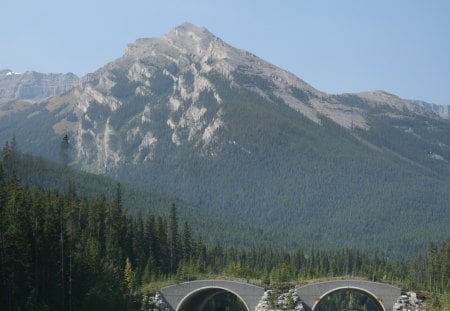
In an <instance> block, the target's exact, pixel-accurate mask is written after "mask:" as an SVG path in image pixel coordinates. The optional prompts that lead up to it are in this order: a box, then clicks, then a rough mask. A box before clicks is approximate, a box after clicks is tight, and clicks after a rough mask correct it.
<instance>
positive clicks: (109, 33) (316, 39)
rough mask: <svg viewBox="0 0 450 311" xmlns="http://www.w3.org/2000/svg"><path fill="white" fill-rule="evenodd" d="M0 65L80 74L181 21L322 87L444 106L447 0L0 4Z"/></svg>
mask: <svg viewBox="0 0 450 311" xmlns="http://www.w3.org/2000/svg"><path fill="white" fill-rule="evenodd" d="M0 12H1V13H0V14H1V15H0V16H1V20H2V27H1V29H0V42H1V48H0V69H11V70H14V71H18V72H23V71H26V70H35V71H41V72H69V71H71V72H74V73H76V74H77V75H84V74H86V73H88V72H92V71H95V70H96V69H98V68H99V67H101V66H103V65H105V64H106V63H108V62H110V61H112V60H114V59H115V58H118V57H120V56H121V55H122V53H123V51H124V49H125V47H126V45H127V43H130V42H133V41H135V39H137V38H140V37H157V36H160V35H162V34H164V33H167V32H169V31H170V30H171V29H172V28H174V27H175V26H177V25H179V24H181V23H183V22H185V21H189V22H191V23H193V24H195V25H197V26H204V27H206V28H208V29H209V30H210V31H211V32H212V33H214V34H215V35H217V36H219V37H220V38H222V39H223V40H224V41H226V42H227V43H229V44H231V45H233V46H235V47H238V48H242V49H245V50H248V51H250V52H252V53H254V54H256V55H258V56H259V57H262V58H264V59H266V60H267V61H269V62H271V63H273V64H275V65H277V66H279V67H281V68H283V69H286V70H288V71H290V72H292V73H294V74H295V75H297V76H299V77H300V78H302V79H303V80H305V81H306V82H308V83H309V84H311V85H312V86H314V87H316V88H318V89H320V90H322V91H325V92H328V93H344V92H359V91H366V90H378V89H382V90H385V91H388V92H391V93H394V94H396V95H399V96H401V97H403V98H410V99H420V100H425V101H428V102H431V103H436V104H448V105H450V1H447V0H430V1H426V0H421V1H419V0H377V1H375V0H373V1H371V0H367V1H363V0H339V1H338V0H329V1H324V0H315V1H313V0H311V1H302V0H292V1H290V0H285V1H281V0H280V1H265V0H260V1H249V0H248V1H245V0H240V1H234V0H227V1H212V0H210V1H202V0H198V1H194V0H193V1H186V0H184V1H171V0H164V1H152V0H127V1H111V0H108V1H106V0H105V1H104V0H99V1H95V0H40V1H35V0H27V1H26V0H2V5H1V11H0Z"/></svg>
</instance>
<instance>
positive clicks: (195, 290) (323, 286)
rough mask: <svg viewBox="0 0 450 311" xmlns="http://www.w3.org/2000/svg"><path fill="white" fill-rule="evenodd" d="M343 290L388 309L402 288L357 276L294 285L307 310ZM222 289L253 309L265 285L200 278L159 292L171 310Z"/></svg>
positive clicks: (195, 307)
mask: <svg viewBox="0 0 450 311" xmlns="http://www.w3.org/2000/svg"><path fill="white" fill-rule="evenodd" d="M342 290H355V291H359V292H361V293H364V294H366V295H367V296H369V297H370V298H372V300H373V301H374V303H375V304H376V305H377V306H378V309H379V310H380V311H391V310H392V308H393V306H394V303H395V302H396V300H397V298H398V297H399V296H400V295H401V289H400V288H398V287H395V286H392V285H388V284H383V283H377V282H370V281H358V280H337V281H328V282H320V283H313V284H308V285H305V286H302V287H299V288H298V289H297V294H298V295H299V297H300V299H301V300H302V302H303V306H304V307H305V309H306V310H309V311H316V310H318V309H317V307H318V304H319V302H320V301H321V300H322V299H324V298H325V297H327V296H328V295H330V294H332V293H335V292H337V291H342ZM223 292H229V293H232V294H234V295H235V296H236V297H237V298H238V299H239V300H240V301H241V302H242V304H243V305H244V306H245V308H246V310H245V311H254V310H255V308H256V306H257V305H258V303H259V301H260V300H261V298H262V296H263V294H264V288H262V287H259V286H255V285H250V284H246V283H240V282H233V281H224V280H203V281H192V282H185V283H180V284H176V285H172V286H168V287H164V288H162V289H161V295H162V297H163V298H164V300H165V301H166V302H167V304H168V308H169V309H168V310H171V311H202V309H203V307H204V306H205V304H206V303H207V301H208V300H210V299H211V298H213V297H214V296H215V295H218V294H220V293H223Z"/></svg>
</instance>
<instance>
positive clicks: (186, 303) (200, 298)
mask: <svg viewBox="0 0 450 311" xmlns="http://www.w3.org/2000/svg"><path fill="white" fill-rule="evenodd" d="M223 292H230V293H232V294H234V295H236V297H238V299H240V301H241V302H242V304H243V305H244V306H245V307H246V311H253V310H255V308H256V306H257V305H258V302H259V300H260V299H261V297H262V296H263V294H264V288H262V287H259V286H255V285H250V284H246V283H240V282H233V281H222V280H205V281H192V282H185V283H180V284H176V285H172V286H168V287H164V288H162V289H161V295H162V296H163V298H164V300H165V301H166V302H167V304H168V305H169V310H173V311H201V310H202V309H203V307H204V305H205V304H206V302H207V301H208V300H210V299H211V298H213V297H214V296H215V295H218V294H220V293H223Z"/></svg>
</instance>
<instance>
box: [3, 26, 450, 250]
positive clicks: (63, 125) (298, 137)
mask: <svg viewBox="0 0 450 311" xmlns="http://www.w3.org/2000/svg"><path fill="white" fill-rule="evenodd" d="M445 111H446V110H445V109H444V108H443V107H442V109H441V108H439V109H438V108H436V106H434V105H431V104H427V103H424V102H420V101H412V100H404V99H401V98H399V97H397V96H395V95H393V94H388V93H386V92H383V91H374V92H366V93H359V94H339V95H331V94H326V93H324V92H321V91H319V90H316V89H315V88H313V87H312V86H310V85H308V84H307V83H306V82H304V81H303V80H301V79H300V78H298V77H296V76H294V75H293V74H291V73H289V72H287V71H284V70H282V69H280V68H277V67H276V66H274V65H272V64H270V63H268V62H266V61H264V60H262V59H260V58H258V57H257V56H255V55H253V54H251V53H249V52H246V51H243V50H239V49H236V48H234V47H232V46H230V45H228V44H226V43H225V42H223V41H222V40H221V39H220V38H217V37H216V36H214V35H213V34H211V33H210V32H209V31H208V30H206V29H205V28H199V27H196V26H194V25H191V24H189V23H185V24H183V25H181V26H179V27H177V28H175V29H174V30H172V31H171V32H169V33H168V34H166V35H163V36H162V37H160V38H150V39H139V40H137V41H136V42H135V43H133V44H130V45H129V46H128V47H127V49H126V51H125V54H124V55H123V56H122V57H121V58H119V59H117V60H114V61H113V62H111V63H109V64H107V65H105V66H104V67H102V68H100V69H98V70H97V71H96V72H94V73H92V74H88V75H86V76H85V77H83V78H82V79H81V81H80V83H79V84H78V85H77V86H76V87H75V88H73V89H72V90H70V91H68V92H67V93H65V94H63V95H60V96H55V97H51V98H49V99H47V100H45V101H42V102H40V103H36V104H34V105H32V106H29V107H27V108H26V109H23V110H21V111H17V112H15V113H11V114H9V115H8V116H5V117H3V118H2V119H0V142H1V141H6V140H7V139H11V137H12V136H13V135H15V137H16V139H17V142H18V143H19V145H20V148H21V150H23V151H25V152H31V153H33V154H36V155H40V156H43V157H46V158H49V159H54V160H58V159H60V158H61V152H60V146H61V142H62V138H63V136H64V135H66V134H67V135H68V136H69V142H70V147H71V158H70V161H71V165H72V166H74V167H78V168H81V169H83V170H86V171H90V172H95V173H102V174H107V175H110V176H113V177H115V178H118V179H119V180H121V181H124V182H132V183H139V184H140V185H142V186H145V187H150V188H152V189H155V190H156V191H159V192H164V193H168V194H170V195H173V196H176V197H179V198H181V199H182V200H185V201H187V202H190V203H191V204H193V205H196V206H199V207H200V208H202V209H205V210H207V211H213V212H214V213H217V214H219V215H223V216H224V217H230V218H234V219H237V220H239V221H242V222H244V223H245V222H247V223H249V224H251V225H252V226H255V227H256V228H259V229H261V230H264V232H266V233H268V234H272V233H276V234H281V235H282V236H283V237H284V240H283V241H280V243H283V244H284V245H289V243H292V242H294V241H298V240H299V239H302V240H308V241H312V242H314V243H317V244H321V243H323V244H338V245H343V246H358V247H365V248H370V249H378V250H383V251H387V252H393V253H396V254H399V253H401V252H412V251H415V250H417V249H418V248H422V247H424V245H425V244H426V242H427V241H428V240H434V241H439V240H443V239H445V238H446V237H447V236H448V234H449V224H450V216H449V215H450V205H449V203H448V202H450V194H449V192H448V189H449V186H450V122H449V120H448V113H447V115H446V114H445Z"/></svg>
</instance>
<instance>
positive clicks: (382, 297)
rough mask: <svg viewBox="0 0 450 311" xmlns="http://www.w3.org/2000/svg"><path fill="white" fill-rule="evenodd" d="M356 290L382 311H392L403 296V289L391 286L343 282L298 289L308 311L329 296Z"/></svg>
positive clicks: (317, 284)
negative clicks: (343, 291) (370, 299)
mask: <svg viewBox="0 0 450 311" xmlns="http://www.w3.org/2000/svg"><path fill="white" fill-rule="evenodd" d="M349 289H350V290H355V291H358V292H361V293H364V294H366V295H367V296H369V297H370V298H372V300H373V301H374V303H375V304H376V305H377V306H378V309H379V310H380V311H391V310H392V308H393V306H394V303H395V302H396V301H397V298H398V297H400V295H401V289H400V288H398V287H395V286H392V285H389V284H383V283H377V282H370V281H356V280H342V281H329V282H321V283H314V284H309V285H305V286H302V287H300V288H298V289H297V294H298V295H299V297H300V299H301V300H302V301H303V306H304V307H305V309H306V310H312V311H315V310H316V307H317V306H318V304H319V302H320V301H321V300H322V299H324V298H325V297H327V296H328V295H330V294H332V293H335V292H337V291H342V290H349Z"/></svg>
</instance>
